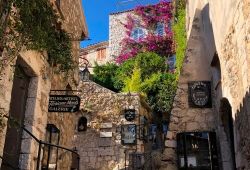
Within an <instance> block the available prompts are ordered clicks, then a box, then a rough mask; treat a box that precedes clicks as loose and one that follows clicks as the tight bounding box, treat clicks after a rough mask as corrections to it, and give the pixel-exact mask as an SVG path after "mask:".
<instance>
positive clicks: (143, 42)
mask: <svg viewBox="0 0 250 170" xmlns="http://www.w3.org/2000/svg"><path fill="white" fill-rule="evenodd" d="M133 13H134V15H131V14H128V15H127V23H126V24H124V27H125V28H126V37H125V38H124V39H123V40H122V42H121V44H120V45H121V46H122V50H121V53H120V55H119V56H118V57H117V58H116V62H117V63H123V62H124V61H126V60H128V59H130V58H133V57H135V56H136V55H137V54H138V53H140V52H145V51H152V52H155V53H157V54H159V55H161V56H165V57H167V56H169V55H171V54H173V53H174V49H175V48H174V42H173V38H172V31H171V28H170V22H171V18H172V4H171V3H170V2H167V1H160V2H159V3H158V4H156V5H148V6H138V7H136V8H135V9H134V11H133ZM138 21H139V22H138ZM157 23H162V24H164V34H163V35H162V36H161V35H158V34H156V32H155V30H156V26H157ZM136 27H141V28H144V29H146V30H147V34H146V35H145V36H144V37H143V38H139V39H138V40H134V39H133V38H132V37H131V34H132V31H133V29H134V28H136Z"/></svg>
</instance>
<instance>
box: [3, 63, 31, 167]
mask: <svg viewBox="0 0 250 170" xmlns="http://www.w3.org/2000/svg"><path fill="white" fill-rule="evenodd" d="M29 82H30V77H29V76H28V75H27V74H26V73H25V71H24V69H23V67H22V66H21V59H20V58H18V59H17V61H16V65H15V72H14V79H13V87H12V92H11V102H10V111H9V116H10V117H11V118H12V120H10V119H9V120H8V126H7V132H6V138H5V145H4V153H3V161H2V166H1V170H12V169H13V168H11V167H10V166H9V165H11V166H12V167H15V168H18V166H19V156H20V150H21V140H22V129H21V127H20V125H23V122H24V115H25V107H26V101H27V96H28V87H29ZM14 122H15V123H14Z"/></svg>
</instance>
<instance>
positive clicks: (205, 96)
mask: <svg viewBox="0 0 250 170" xmlns="http://www.w3.org/2000/svg"><path fill="white" fill-rule="evenodd" d="M188 90H189V96H188V97H189V106H190V107H200V108H211V107H212V99H211V82H210V81H193V82H189V83H188Z"/></svg>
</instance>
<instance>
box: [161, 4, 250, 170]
mask: <svg viewBox="0 0 250 170" xmlns="http://www.w3.org/2000/svg"><path fill="white" fill-rule="evenodd" d="M249 9H250V1H249V0H221V1H216V0H205V1H202V0H198V1H192V0H188V1H186V30H187V49H186V55H185V56H186V57H185V59H184V63H183V68H182V71H181V75H180V79H179V83H178V89H177V93H176V96H175V101H174V104H173V110H172V112H171V117H170V122H169V131H168V133H167V140H166V141H165V145H166V148H165V151H164V154H163V157H162V169H167V170H170V169H171V170H174V169H177V168H178V169H191V168H192V169H193V168H194V169H195V168H198V169H214V170H215V169H223V170H233V169H239V170H243V169H244V170H248V169H250V164H249V162H250V161H249V146H250V139H249V135H248V132H249V123H250V122H249V115H250V112H249V85H250V84H249V73H250V72H249V59H248V56H249V55H250V45H249V44H250V43H249V35H250V32H249V31H250V25H249V23H250V19H249V18H250V17H249V14H250V10H249ZM210 99H211V100H210Z"/></svg>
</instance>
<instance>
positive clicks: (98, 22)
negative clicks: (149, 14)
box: [81, 0, 159, 47]
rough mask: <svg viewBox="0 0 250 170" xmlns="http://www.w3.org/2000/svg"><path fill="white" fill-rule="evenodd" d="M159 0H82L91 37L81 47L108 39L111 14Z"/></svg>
mask: <svg viewBox="0 0 250 170" xmlns="http://www.w3.org/2000/svg"><path fill="white" fill-rule="evenodd" d="M157 2H159V0H82V4H83V8H84V14H85V17H86V21H87V27H88V31H89V38H90V39H91V40H85V41H83V42H81V47H86V46H87V45H89V44H94V43H97V42H101V41H106V40H108V24H109V14H110V13H113V12H118V11H124V10H127V9H131V8H134V7H136V6H138V5H147V4H156V3H157Z"/></svg>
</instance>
